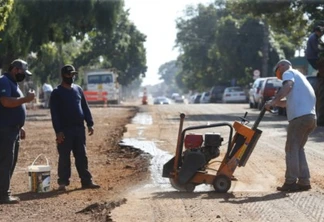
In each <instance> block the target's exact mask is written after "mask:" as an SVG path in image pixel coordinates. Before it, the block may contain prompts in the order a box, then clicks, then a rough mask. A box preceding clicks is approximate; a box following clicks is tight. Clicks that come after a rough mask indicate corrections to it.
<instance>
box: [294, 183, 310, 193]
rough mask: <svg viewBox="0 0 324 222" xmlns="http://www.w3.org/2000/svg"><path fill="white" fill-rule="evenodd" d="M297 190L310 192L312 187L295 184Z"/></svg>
mask: <svg viewBox="0 0 324 222" xmlns="http://www.w3.org/2000/svg"><path fill="white" fill-rule="evenodd" d="M297 186H298V188H299V190H301V191H307V190H310V189H312V186H311V185H302V184H297Z"/></svg>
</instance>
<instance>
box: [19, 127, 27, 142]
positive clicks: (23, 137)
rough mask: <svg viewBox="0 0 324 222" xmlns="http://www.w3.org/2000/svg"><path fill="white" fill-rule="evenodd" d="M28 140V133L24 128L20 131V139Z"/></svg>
mask: <svg viewBox="0 0 324 222" xmlns="http://www.w3.org/2000/svg"><path fill="white" fill-rule="evenodd" d="M25 138H26V132H25V129H24V128H21V129H20V139H22V140H24V139H25Z"/></svg>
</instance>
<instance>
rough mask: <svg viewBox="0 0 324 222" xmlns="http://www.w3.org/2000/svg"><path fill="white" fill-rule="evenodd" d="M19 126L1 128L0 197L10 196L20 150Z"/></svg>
mask: <svg viewBox="0 0 324 222" xmlns="http://www.w3.org/2000/svg"><path fill="white" fill-rule="evenodd" d="M19 132H20V129H19V128H18V127H6V128H0V178H1V180H0V198H1V197H3V196H8V194H9V188H10V180H11V177H12V174H13V172H14V169H15V166H16V162H17V159H18V151H19V139H20V138H19Z"/></svg>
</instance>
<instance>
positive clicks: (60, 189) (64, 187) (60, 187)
mask: <svg viewBox="0 0 324 222" xmlns="http://www.w3.org/2000/svg"><path fill="white" fill-rule="evenodd" d="M57 190H58V191H66V186H65V184H60V185H59V187H58V188H57Z"/></svg>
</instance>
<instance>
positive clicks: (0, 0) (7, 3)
mask: <svg viewBox="0 0 324 222" xmlns="http://www.w3.org/2000/svg"><path fill="white" fill-rule="evenodd" d="M12 5H13V0H0V31H1V30H3V29H4V27H5V25H6V23H7V19H8V15H9V13H10V12H11V10H12ZM0 40H1V39H0Z"/></svg>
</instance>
